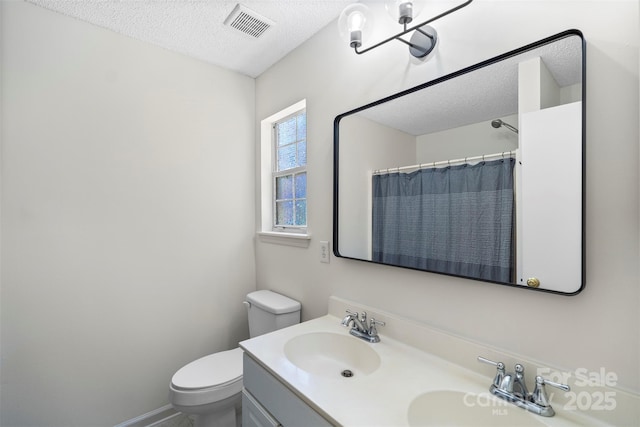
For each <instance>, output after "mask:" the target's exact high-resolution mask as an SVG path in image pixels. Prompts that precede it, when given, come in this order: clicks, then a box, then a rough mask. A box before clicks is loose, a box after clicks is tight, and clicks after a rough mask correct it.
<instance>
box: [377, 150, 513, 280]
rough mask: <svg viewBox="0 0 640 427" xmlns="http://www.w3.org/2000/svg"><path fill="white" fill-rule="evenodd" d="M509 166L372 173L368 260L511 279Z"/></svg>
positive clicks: (510, 162) (495, 164) (502, 161)
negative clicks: (370, 241)
mask: <svg viewBox="0 0 640 427" xmlns="http://www.w3.org/2000/svg"><path fill="white" fill-rule="evenodd" d="M514 164H515V160H514V159H512V158H509V159H500V160H495V161H490V162H489V161H487V162H481V163H478V164H475V165H468V164H465V165H460V166H449V167H446V168H430V169H421V170H418V171H415V172H412V173H389V174H385V175H374V176H373V239H372V240H373V253H372V256H373V260H374V261H377V262H382V263H385V264H394V265H400V266H403V267H411V268H417V269H421V270H429V271H435V272H440V273H446V274H454V275H459V276H467V277H473V278H477V279H484V280H491V281H496V282H511V281H512V276H513V274H514V271H513V269H514V256H513V233H514V230H513V228H514V227H513V216H514V210H513V209H514V191H513V167H514Z"/></svg>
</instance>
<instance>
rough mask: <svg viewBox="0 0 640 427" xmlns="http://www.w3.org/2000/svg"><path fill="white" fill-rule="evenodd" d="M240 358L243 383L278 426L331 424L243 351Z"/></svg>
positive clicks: (325, 425)
mask: <svg viewBox="0 0 640 427" xmlns="http://www.w3.org/2000/svg"><path fill="white" fill-rule="evenodd" d="M243 361H244V362H243V370H244V371H243V382H244V387H245V388H246V389H247V390H248V391H249V392H250V394H251V396H253V397H254V398H255V400H257V401H258V404H259V405H260V406H262V407H263V408H264V409H266V411H267V412H268V413H269V414H271V415H272V416H273V417H274V418H275V419H276V420H278V421H279V422H280V423H281V424H282V426H284V427H288V426H291V427H294V426H298V427H299V426H306V427H315V426H318V427H330V426H331V425H332V424H331V423H329V422H328V421H327V420H325V419H324V418H323V417H322V416H321V415H320V414H318V413H317V412H316V411H314V410H313V409H311V407H309V405H307V404H306V403H305V402H303V401H302V399H300V398H299V397H298V396H296V395H295V394H294V393H293V392H292V391H291V390H289V389H288V388H287V387H286V386H285V385H284V384H282V383H281V382H280V381H279V380H278V379H276V378H275V377H274V376H273V375H271V374H270V373H269V372H267V371H266V370H265V369H264V368H263V367H262V366H260V365H258V363H257V362H256V361H255V360H253V359H252V358H251V357H250V356H248V355H247V354H246V353H245V354H244V358H243ZM243 411H244V410H243ZM243 418H244V414H243Z"/></svg>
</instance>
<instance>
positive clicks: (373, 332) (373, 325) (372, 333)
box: [369, 317, 386, 337]
mask: <svg viewBox="0 0 640 427" xmlns="http://www.w3.org/2000/svg"><path fill="white" fill-rule="evenodd" d="M376 325H380V326H385V325H386V323H385V322H383V321H382V320H376V319H375V318H373V317H372V318H371V319H369V336H370V337H372V336H375V335H378V329H377V328H376Z"/></svg>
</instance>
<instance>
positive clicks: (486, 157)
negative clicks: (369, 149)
mask: <svg viewBox="0 0 640 427" xmlns="http://www.w3.org/2000/svg"><path fill="white" fill-rule="evenodd" d="M515 154H516V152H515V151H503V152H502V153H493V154H483V155H482V156H474V157H464V158H461V159H454V160H441V161H439V162H429V163H420V164H417V165H411V166H400V167H397V168H388V169H376V170H374V171H373V175H384V174H388V173H392V172H402V171H406V170H411V169H423V168H427V167H431V168H435V167H437V166H452V165H455V164H464V163H467V162H474V161H477V160H481V161H483V162H484V161H485V160H494V159H497V158H500V157H501V158H503V159H504V158H508V157H513V156H514V155H515Z"/></svg>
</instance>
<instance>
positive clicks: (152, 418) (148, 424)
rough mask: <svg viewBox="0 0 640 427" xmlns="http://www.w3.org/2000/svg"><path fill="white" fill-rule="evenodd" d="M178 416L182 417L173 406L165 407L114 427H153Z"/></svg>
mask: <svg viewBox="0 0 640 427" xmlns="http://www.w3.org/2000/svg"><path fill="white" fill-rule="evenodd" d="M178 415H180V412H178V411H176V410H175V409H173V407H172V406H171V405H165V406H163V407H162V408H158V409H154V410H153V411H151V412H147V413H146V414H143V415H140V416H138V417H135V418H132V419H130V420H127V421H125V422H122V423H120V424H118V425H116V426H114V427H153V426H157V425H158V424H160V423H162V422H164V421H167V420H169V419H171V418H173V417H176V416H178Z"/></svg>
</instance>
